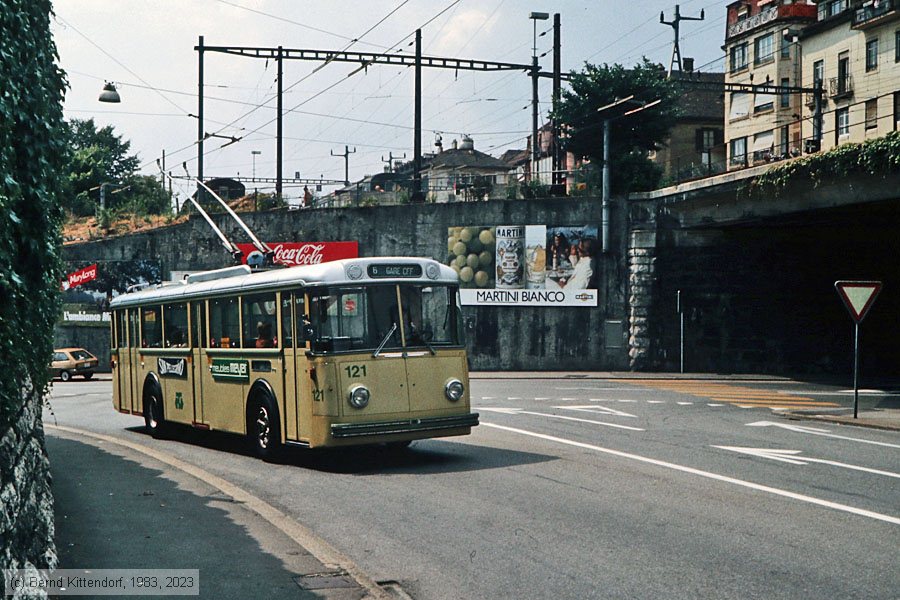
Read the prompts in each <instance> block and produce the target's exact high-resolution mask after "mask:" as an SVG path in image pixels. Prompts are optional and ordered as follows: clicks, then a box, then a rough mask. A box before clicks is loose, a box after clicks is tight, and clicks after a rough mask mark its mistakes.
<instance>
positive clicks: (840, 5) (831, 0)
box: [819, 0, 847, 21]
mask: <svg viewBox="0 0 900 600" xmlns="http://www.w3.org/2000/svg"><path fill="white" fill-rule="evenodd" d="M846 9H847V0H827V1H826V2H820V3H819V20H820V21H823V20H825V19H827V18H829V17H833V16H835V15H839V14H841V13H842V12H843V11H844V10H846Z"/></svg>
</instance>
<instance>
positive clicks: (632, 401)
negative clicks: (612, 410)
mask: <svg viewBox="0 0 900 600" xmlns="http://www.w3.org/2000/svg"><path fill="white" fill-rule="evenodd" d="M616 402H628V403H634V402H637V400H616Z"/></svg>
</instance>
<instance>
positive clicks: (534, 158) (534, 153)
mask: <svg viewBox="0 0 900 600" xmlns="http://www.w3.org/2000/svg"><path fill="white" fill-rule="evenodd" d="M528 18H529V19H531V20H532V21H533V22H534V34H533V39H534V45H533V46H532V48H531V162H532V166H531V180H532V181H534V180H535V179H534V176H535V174H536V172H537V166H538V159H539V158H540V151H539V149H538V139H537V132H538V57H537V22H538V21H546V20H547V19H549V18H550V13H545V12H533V13H531V14H529V15H528Z"/></svg>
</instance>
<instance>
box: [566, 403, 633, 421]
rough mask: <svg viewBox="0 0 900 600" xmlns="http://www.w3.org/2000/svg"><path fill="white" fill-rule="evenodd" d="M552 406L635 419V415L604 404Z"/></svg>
mask: <svg viewBox="0 0 900 600" xmlns="http://www.w3.org/2000/svg"><path fill="white" fill-rule="evenodd" d="M553 408H559V409H562V410H580V411H582V412H589V413H597V414H599V415H615V416H617V417H631V418H632V419H637V416H636V415H632V414H631V413H627V412H622V411H621V410H616V409H614V408H607V407H606V406H593V405H588V406H554V407H553Z"/></svg>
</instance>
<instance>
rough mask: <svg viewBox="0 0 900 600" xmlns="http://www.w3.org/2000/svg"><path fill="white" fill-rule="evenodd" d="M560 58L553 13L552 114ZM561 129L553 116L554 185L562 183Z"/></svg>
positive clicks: (556, 102)
mask: <svg viewBox="0 0 900 600" xmlns="http://www.w3.org/2000/svg"><path fill="white" fill-rule="evenodd" d="M561 65H562V58H561V57H560V25H559V13H554V15H553V114H554V115H555V114H556V111H557V110H558V109H559V99H560V95H561V93H562V67H561ZM561 134H562V131H561V129H560V127H559V120H558V119H557V118H556V117H555V116H554V118H553V163H552V164H553V175H552V177H551V182H552V183H553V185H554V186H557V185H560V184H561V183H562V179H563V178H562V173H560V171H561V169H562V148H560V144H559V137H560V135H561Z"/></svg>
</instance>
